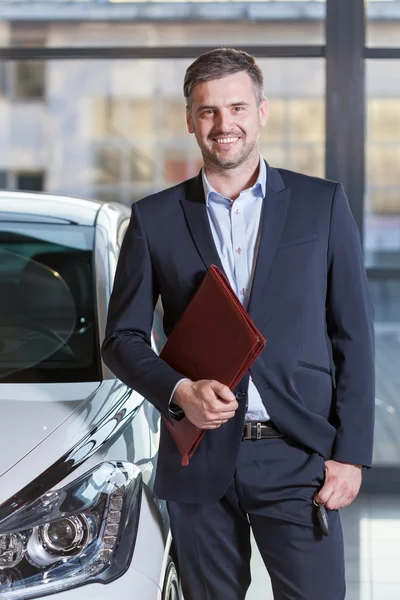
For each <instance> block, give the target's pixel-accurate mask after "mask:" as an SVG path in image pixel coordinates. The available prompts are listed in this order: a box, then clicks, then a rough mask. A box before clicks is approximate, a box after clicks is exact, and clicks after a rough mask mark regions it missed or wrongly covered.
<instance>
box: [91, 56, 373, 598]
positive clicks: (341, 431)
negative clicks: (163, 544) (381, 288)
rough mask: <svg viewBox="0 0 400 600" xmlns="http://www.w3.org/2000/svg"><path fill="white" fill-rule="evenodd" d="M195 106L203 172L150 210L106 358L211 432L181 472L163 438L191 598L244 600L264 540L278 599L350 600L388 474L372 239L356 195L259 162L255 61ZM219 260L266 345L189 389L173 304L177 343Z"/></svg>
mask: <svg viewBox="0 0 400 600" xmlns="http://www.w3.org/2000/svg"><path fill="white" fill-rule="evenodd" d="M184 94H185V97H186V100H187V108H186V119H187V126H188V130H189V133H191V134H194V135H195V136H196V140H197V143H198V145H199V148H200V150H201V153H202V156H203V161H204V166H203V168H202V170H201V172H200V173H199V175H198V176H197V177H195V178H194V179H190V180H188V181H185V182H183V183H182V184H179V185H178V186H175V187H174V188H171V189H168V190H165V191H163V192H160V193H158V194H155V195H153V196H150V197H148V198H145V199H143V200H141V201H140V202H139V203H137V204H134V205H133V207H132V218H131V222H130V226H129V228H128V231H127V234H126V237H125V239H124V242H123V247H122V250H121V255H120V259H119V264H118V269H117V274H116V279H115V284H114V290H113V294H112V298H111V302H110V308H109V317H108V324H107V331H106V338H105V341H104V345H103V357H104V360H105V362H106V363H107V364H108V365H109V366H110V368H111V369H112V370H113V371H114V373H115V374H116V375H118V377H120V379H121V380H123V381H124V382H125V383H126V384H127V385H130V386H131V387H132V388H134V389H135V390H137V391H138V392H139V393H141V394H143V395H144V396H145V397H146V398H147V399H148V400H150V402H152V403H153V404H154V405H155V406H156V407H157V408H158V409H159V411H160V412H161V413H162V414H163V415H164V416H165V417H166V418H167V419H180V418H182V417H183V416H186V417H187V418H188V419H189V420H190V421H191V422H192V423H194V424H195V425H197V426H198V427H201V428H202V429H206V430H207V433H206V435H205V436H204V438H203V440H202V442H201V444H200V445H199V447H198V449H197V451H196V453H195V454H194V456H193V457H192V459H191V460H190V464H189V466H187V467H182V466H181V460H180V454H179V452H178V450H177V448H176V446H175V443H174V441H173V440H172V438H171V437H170V434H169V432H168V430H167V429H166V428H165V426H164V425H163V424H162V426H161V442H160V451H159V460H158V466H157V476H156V486H155V489H156V493H157V494H158V495H159V497H161V498H165V499H166V500H168V508H169V513H170V517H171V528H172V532H173V537H174V542H175V547H176V550H177V554H178V561H179V569H180V573H181V576H182V583H183V592H184V596H185V600H243V599H244V598H245V595H246V592H247V589H248V587H249V585H250V580H251V578H250V553H251V551H250V530H251V529H252V531H253V533H254V537H255V540H256V542H257V545H258V547H259V550H260V552H261V555H262V557H263V560H264V562H265V565H266V568H267V569H268V572H269V574H270V576H271V580H272V586H273V590H274V598H275V600H343V599H344V598H345V573H344V553H343V538H342V529H341V523H340V516H339V512H338V509H340V508H343V507H345V506H348V505H349V504H350V503H351V502H352V501H353V500H354V498H355V497H356V496H357V494H358V492H359V488H360V484H361V468H362V466H370V464H371V461H372V439H373V421H374V417H373V413H374V336H373V314H372V306H371V301H370V296H369V292H368V284H367V280H366V275H365V270H364V266H363V259H362V253H361V248H360V242H359V235H358V231H357V227H356V225H355V222H354V219H353V217H352V215H351V212H350V209H349V205H348V202H347V199H346V196H345V193H344V190H343V187H342V186H341V185H340V184H338V183H335V182H332V181H327V180H323V179H318V178H314V177H308V176H306V175H301V174H298V173H294V172H291V171H288V170H284V169H276V168H273V167H271V166H269V165H268V164H267V163H266V162H265V161H264V159H263V158H262V157H261V156H260V153H259V135H260V131H261V128H262V127H265V126H266V124H267V119H268V102H267V100H266V99H265V97H264V91H263V76H262V72H261V70H260V69H259V67H258V65H257V64H256V62H255V60H254V58H253V57H251V56H249V55H248V54H246V53H245V52H240V51H236V50H233V49H230V48H218V49H216V50H213V51H211V52H208V53H206V54H204V55H202V56H200V57H199V58H198V59H197V60H196V61H195V62H194V63H193V64H192V65H191V66H190V67H189V68H188V70H187V72H186V76H185V82H184ZM211 264H216V265H218V266H219V267H220V268H221V269H223V270H224V271H225V273H226V275H227V277H228V278H229V281H230V283H231V285H232V288H233V290H234V291H235V293H236V294H237V296H238V298H239V299H240V301H241V302H242V304H243V306H244V307H245V308H246V309H247V310H248V312H249V314H250V316H251V318H252V319H253V320H254V322H255V324H256V325H257V327H258V328H259V330H260V331H261V333H262V334H263V335H264V337H265V338H266V340H267V346H266V348H265V349H264V351H263V352H262V354H261V355H260V357H259V358H258V359H257V360H256V361H255V363H254V365H253V366H252V368H251V370H250V372H248V373H247V374H246V375H245V377H244V378H243V379H242V381H241V382H240V383H239V384H238V386H237V387H236V388H235V390H233V391H231V390H229V389H228V388H227V387H226V386H224V385H223V384H222V383H220V382H218V381H214V380H200V381H191V380H188V379H185V378H184V374H182V373H178V372H176V371H174V370H173V369H172V368H171V367H170V366H169V365H168V364H166V363H165V362H164V361H163V360H161V359H160V358H159V357H158V356H156V354H155V353H154V352H153V351H152V349H151V326H152V319H153V310H154V306H155V303H156V302H157V299H158V297H159V296H161V299H162V302H163V306H164V329H165V332H166V335H169V334H170V332H171V331H172V329H173V327H174V325H175V324H176V323H177V321H178V320H179V318H180V316H181V315H182V313H183V311H184V310H185V308H186V306H187V304H188V302H189V301H190V299H191V298H192V296H193V294H194V293H195V291H196V289H197V288H198V286H199V284H200V282H201V280H202V278H203V277H204V275H205V273H206V271H207V268H208V267H209V266H210V265H211ZM326 333H327V334H328V335H326ZM330 356H332V357H333V360H332V361H331V360H330ZM324 515H325V517H326V519H325V520H324ZM260 600H261V597H260Z"/></svg>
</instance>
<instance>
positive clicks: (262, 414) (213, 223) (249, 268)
mask: <svg viewBox="0 0 400 600" xmlns="http://www.w3.org/2000/svg"><path fill="white" fill-rule="evenodd" d="M202 176H203V187H204V196H205V200H206V206H207V214H208V219H209V222H210V227H211V231H212V235H213V238H214V243H215V246H216V248H217V251H218V254H219V257H220V259H221V262H222V266H223V267H224V271H225V273H226V276H227V277H228V279H229V282H230V284H231V286H232V288H233V290H234V292H235V293H236V295H237V297H238V298H239V300H240V302H241V303H242V304H243V306H244V307H245V308H246V309H247V306H248V303H249V297H250V292H251V286H252V283H253V278H254V270H255V265H256V259H257V254H258V246H259V236H260V217H261V209H262V204H263V198H264V197H265V194H266V186H267V169H266V166H265V162H264V160H263V159H262V157H260V171H259V175H258V178H257V181H256V183H255V184H254V185H253V187H252V188H249V189H247V190H243V191H242V192H241V194H240V196H239V197H238V198H237V199H236V200H231V199H230V198H226V197H225V196H222V195H221V194H219V193H218V192H216V191H215V190H214V189H213V188H212V186H211V185H210V183H209V181H208V180H207V176H206V173H205V171H204V169H203V172H202ZM268 419H269V415H268V413H267V411H266V409H265V406H264V404H263V402H262V400H261V397H260V394H259V393H258V391H257V388H256V386H255V385H254V382H253V380H252V378H251V377H250V382H249V391H248V408H247V413H246V421H267V420H268Z"/></svg>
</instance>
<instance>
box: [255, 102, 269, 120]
mask: <svg viewBox="0 0 400 600" xmlns="http://www.w3.org/2000/svg"><path fill="white" fill-rule="evenodd" d="M258 110H259V115H260V124H261V127H265V126H266V124H267V123H268V116H269V104H268V100H267V98H264V99H263V101H262V102H261V104H260V106H259V109H258Z"/></svg>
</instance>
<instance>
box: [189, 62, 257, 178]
mask: <svg viewBox="0 0 400 600" xmlns="http://www.w3.org/2000/svg"><path fill="white" fill-rule="evenodd" d="M267 119H268V103H267V100H265V99H264V100H263V101H262V102H261V104H260V105H258V104H257V100H256V97H255V90H254V87H253V82H252V80H251V78H250V76H249V75H248V74H247V73H246V71H240V72H239V73H235V74H234V75H228V76H227V77H223V78H222V79H213V80H212V81H205V82H200V83H198V84H196V85H195V87H194V88H193V90H192V94H191V108H190V110H189V109H188V108H187V109H186V122H187V126H188V130H189V133H194V135H195V136H196V140H197V143H198V145H199V147H200V150H201V153H202V155H203V158H204V160H205V162H210V163H212V164H213V165H214V166H215V167H217V168H218V169H220V170H225V169H234V168H236V167H238V166H239V165H241V164H243V163H244V162H245V161H246V159H248V158H249V157H253V155H255V154H257V155H258V138H259V135H260V130H261V128H262V127H264V126H265V125H266V123H267Z"/></svg>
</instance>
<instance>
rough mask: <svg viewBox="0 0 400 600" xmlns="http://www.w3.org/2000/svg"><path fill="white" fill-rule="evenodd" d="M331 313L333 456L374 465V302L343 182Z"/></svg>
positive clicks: (332, 242) (335, 220) (332, 244)
mask: <svg viewBox="0 0 400 600" xmlns="http://www.w3.org/2000/svg"><path fill="white" fill-rule="evenodd" d="M326 317H327V327H328V335H329V338H330V340H331V343H332V355H333V360H334V364H335V381H336V386H335V390H334V409H335V418H336V422H335V425H336V427H337V435H336V439H335V444H334V447H333V452H332V459H333V460H337V461H342V462H347V463H353V464H360V465H363V466H370V465H371V463H372V451H373V433H374V409H375V365H374V324H373V320H374V319H373V307H372V302H371V297H370V293H369V287H368V281H367V277H366V272H365V268H364V261H363V256H362V250H361V244H360V236H359V232H358V229H357V226H356V223H355V221H354V219H353V216H352V214H351V211H350V208H349V204H348V201H347V198H346V195H345V192H344V190H343V186H342V185H340V184H337V185H336V189H335V193H334V197H333V202H332V213H331V223H330V234H329V246H328V291H327V302H326Z"/></svg>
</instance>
